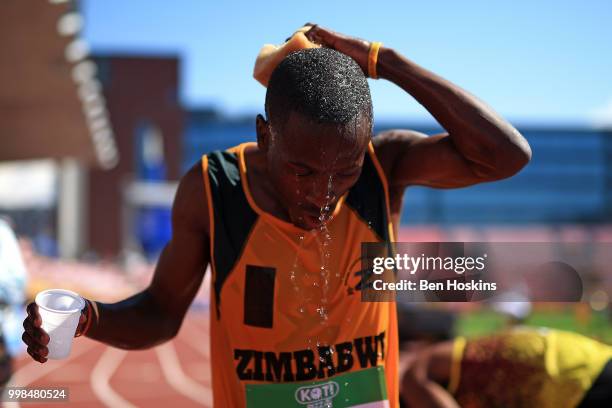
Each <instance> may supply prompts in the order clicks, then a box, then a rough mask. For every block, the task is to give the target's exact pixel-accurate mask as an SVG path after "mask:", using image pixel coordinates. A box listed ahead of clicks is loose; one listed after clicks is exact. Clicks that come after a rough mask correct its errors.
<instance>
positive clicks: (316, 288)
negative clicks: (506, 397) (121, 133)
mask: <svg viewBox="0 0 612 408" xmlns="http://www.w3.org/2000/svg"><path fill="white" fill-rule="evenodd" d="M306 35H307V37H308V38H309V40H311V41H313V42H316V43H318V44H321V45H322V46H323V47H322V48H314V49H307V50H306V49H305V50H300V51H297V52H294V53H291V54H289V55H288V56H287V57H286V58H284V59H283V60H282V61H281V62H280V64H279V65H278V66H277V67H276V68H275V69H274V71H273V73H272V75H271V78H270V80H269V84H268V88H267V93H266V101H265V114H266V115H265V117H264V116H263V115H258V116H257V118H256V131H257V142H256V143H245V144H242V145H240V146H236V147H234V148H232V149H229V150H227V151H223V152H213V153H210V154H207V155H205V156H204V157H203V158H202V160H201V162H199V163H197V164H196V165H195V166H193V167H192V168H191V169H190V170H189V171H188V172H187V174H186V175H185V176H184V177H183V178H182V179H181V181H180V184H179V188H178V191H177V194H176V197H175V201H174V204H173V210H172V226H173V235H172V239H171V240H170V242H169V243H168V244H167V246H166V247H165V249H164V250H163V252H162V254H161V257H160V259H159V262H158V264H157V267H156V270H155V273H154V276H153V279H152V281H151V283H150V285H149V287H147V288H146V289H145V290H143V291H142V292H140V293H138V294H136V295H134V296H132V297H130V298H128V299H126V300H123V301H121V302H117V303H113V304H106V303H101V302H95V301H88V302H87V303H88V308H87V310H85V311H84V312H83V317H82V321H81V323H80V324H79V328H78V329H77V333H82V332H83V331H86V336H87V337H89V338H91V339H95V340H98V341H101V342H103V343H106V344H109V345H112V346H115V347H120V348H124V349H143V348H148V347H152V346H155V345H158V344H160V343H163V342H165V341H168V340H169V339H172V338H173V337H174V336H175V335H176V334H177V332H178V331H179V329H180V327H181V323H182V321H183V318H184V317H185V314H186V311H187V309H188V308H189V306H190V304H191V302H192V300H193V298H194V296H195V294H196V292H197V291H198V288H199V287H200V284H201V282H202V278H203V277H204V273H205V270H206V267H207V265H210V266H211V270H212V285H211V286H212V288H211V358H212V387H213V393H214V404H215V406H218V407H223V406H230V407H241V406H252V407H258V406H304V405H301V404H311V405H312V406H316V405H317V404H323V405H324V404H328V403H330V401H332V400H333V404H334V406H352V405H358V404H360V403H372V404H375V403H376V402H377V401H378V404H379V405H372V406H391V407H397V406H398V404H399V384H398V341H397V321H396V320H397V317H396V310H395V304H394V303H392V302H361V301H360V292H359V283H360V278H359V275H358V270H359V268H360V265H359V262H355V261H356V260H357V261H358V260H359V258H360V250H361V243H362V242H390V241H392V240H393V236H394V232H395V230H396V229H397V223H398V222H399V218H400V209H401V207H402V197H403V193H404V189H405V188H406V187H407V186H411V185H424V186H431V187H439V188H453V187H463V186H468V185H472V184H475V183H480V182H485V181H493V180H499V179H503V178H506V177H509V176H511V175H513V174H515V173H516V172H518V171H519V170H520V169H521V168H522V167H523V166H525V164H526V163H527V162H528V161H529V159H530V156H531V151H530V148H529V146H528V143H527V142H526V140H525V139H524V138H523V137H522V136H521V135H520V134H519V132H518V131H517V130H516V129H515V128H514V127H512V125H510V124H509V123H508V122H507V121H505V120H504V119H503V118H501V117H500V116H499V115H498V114H496V113H495V112H494V111H493V110H492V109H491V108H489V107H488V106H487V105H486V104H484V103H483V102H481V101H479V100H478V99H476V98H475V97H474V96H473V95H471V94H469V93H468V92H466V91H464V90H463V89H461V88H459V87H458V86H456V85H454V84H452V83H450V82H448V81H446V80H444V79H442V78H440V77H439V76H437V75H436V74H434V73H432V72H429V71H427V70H425V69H424V68H422V67H420V66H418V65H416V64H415V63H414V62H411V61H410V60H408V59H406V58H404V57H403V56H401V55H400V54H399V53H397V52H396V51H394V50H393V49H391V48H387V47H381V48H379V49H373V48H372V47H371V44H370V43H368V42H366V41H363V40H360V39H356V38H352V37H347V36H344V35H341V34H338V33H335V32H332V31H330V30H327V29H324V28H321V27H319V26H312V27H311V28H310V29H309V30H308V32H307V34H306ZM373 60H375V61H377V62H376V63H375V64H374V65H373V66H372V61H373ZM368 63H370V66H368ZM364 73H366V74H369V76H371V77H380V78H384V79H386V80H388V81H391V82H392V83H394V84H396V85H397V86H399V87H401V88H402V89H404V90H405V91H406V92H407V93H409V94H410V95H412V96H413V97H414V98H415V99H416V100H417V101H418V102H420V103H421V104H422V105H423V106H424V107H425V108H426V109H428V110H429V112H431V114H432V115H433V116H434V117H435V118H436V119H437V120H438V122H439V123H440V124H441V125H442V126H443V127H444V128H445V129H446V130H447V131H448V133H444V134H438V135H434V136H429V137H428V136H427V135H424V134H421V133H417V132H415V131H411V130H393V131H388V132H384V133H382V134H380V135H377V136H376V137H374V138H373V137H372V101H371V97H370V91H369V88H368V84H367V80H366V75H364ZM28 312H29V317H28V318H27V319H26V320H25V321H24V328H25V333H24V337H23V339H24V341H25V342H26V343H27V344H28V346H29V347H28V351H29V353H30V355H31V356H32V358H33V359H35V360H37V361H39V362H41V363H42V362H45V361H46V355H47V348H46V347H45V345H46V344H47V343H48V336H47V334H46V333H44V331H43V330H42V329H41V328H40V324H41V322H40V317H39V315H38V313H37V309H36V306H35V305H34V304H32V305H30V306H29V307H28ZM88 316H90V317H88ZM380 404H382V405H380Z"/></svg>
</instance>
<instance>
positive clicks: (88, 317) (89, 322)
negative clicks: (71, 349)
mask: <svg viewBox="0 0 612 408" xmlns="http://www.w3.org/2000/svg"><path fill="white" fill-rule="evenodd" d="M85 302H86V303H87V321H86V322H85V328H83V331H82V332H81V333H80V334H79V335H78V336H76V337H81V336H84V335H86V334H87V331H88V330H89V327H90V326H91V309H92V308H93V306H92V304H91V302H90V301H89V299H85Z"/></svg>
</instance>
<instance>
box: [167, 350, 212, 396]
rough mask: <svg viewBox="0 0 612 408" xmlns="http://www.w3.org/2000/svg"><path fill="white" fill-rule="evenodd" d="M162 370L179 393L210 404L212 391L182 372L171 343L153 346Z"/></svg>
mask: <svg viewBox="0 0 612 408" xmlns="http://www.w3.org/2000/svg"><path fill="white" fill-rule="evenodd" d="M155 352H156V353H157V357H158V358H159V362H160V364H161V368H162V372H163V373H164V377H165V378H166V381H167V382H168V384H170V385H171V386H172V388H174V389H175V390H176V391H178V392H179V393H180V394H183V395H184V396H186V397H187V398H189V399H191V400H193V401H195V402H198V403H200V404H202V405H205V406H210V405H211V404H212V391H211V390H210V389H209V388H206V387H203V386H201V385H200V384H198V383H197V382H196V381H194V380H192V379H191V378H189V377H188V376H187V375H185V373H184V372H183V369H182V368H181V364H180V362H179V359H178V356H177V355H176V350H175V349H174V346H173V345H172V343H170V342H168V343H164V344H162V345H160V346H157V347H156V348H155Z"/></svg>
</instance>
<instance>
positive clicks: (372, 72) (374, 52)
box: [368, 41, 382, 79]
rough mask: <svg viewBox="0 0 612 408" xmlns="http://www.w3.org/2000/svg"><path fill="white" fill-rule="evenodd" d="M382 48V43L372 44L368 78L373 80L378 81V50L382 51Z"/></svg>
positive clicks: (369, 53) (375, 42) (369, 54)
mask: <svg viewBox="0 0 612 408" xmlns="http://www.w3.org/2000/svg"><path fill="white" fill-rule="evenodd" d="M381 46H382V43H381V42H378V41H374V42H371V43H370V51H369V52H368V76H369V77H370V78H372V79H378V75H377V74H376V66H377V65H378V50H380V47H381Z"/></svg>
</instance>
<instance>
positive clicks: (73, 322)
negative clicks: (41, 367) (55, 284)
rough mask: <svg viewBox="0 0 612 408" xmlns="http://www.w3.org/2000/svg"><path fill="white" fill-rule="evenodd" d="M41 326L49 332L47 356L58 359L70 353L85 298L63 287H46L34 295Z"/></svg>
mask: <svg viewBox="0 0 612 408" xmlns="http://www.w3.org/2000/svg"><path fill="white" fill-rule="evenodd" d="M35 302H36V304H37V305H38V312H39V313H40V317H41V318H42V328H43V329H44V330H45V331H46V332H47V333H48V334H49V344H48V345H47V348H48V349H49V355H47V358H49V359H53V360H60V359H63V358H66V357H68V356H69V355H70V350H71V348H72V340H73V339H74V334H75V332H76V328H77V326H78V324H79V318H80V317H81V310H82V309H83V308H84V307H85V300H84V299H83V298H82V297H81V296H79V295H78V294H77V293H74V292H72V291H69V290H65V289H48V290H44V291H42V292H40V293H38V294H37V295H36V299H35Z"/></svg>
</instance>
